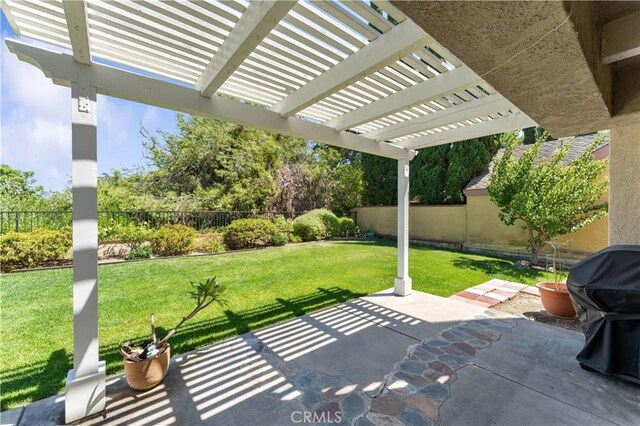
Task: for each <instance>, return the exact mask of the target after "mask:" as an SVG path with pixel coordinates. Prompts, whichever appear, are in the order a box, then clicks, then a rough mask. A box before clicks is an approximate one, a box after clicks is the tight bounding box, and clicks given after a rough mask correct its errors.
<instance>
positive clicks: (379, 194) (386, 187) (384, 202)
mask: <svg viewBox="0 0 640 426" xmlns="http://www.w3.org/2000/svg"><path fill="white" fill-rule="evenodd" d="M362 182H363V193H362V201H363V203H364V204H365V205H369V206H393V205H396V204H397V203H398V161H397V160H394V159H392V158H386V157H380V156H377V155H373V154H362Z"/></svg>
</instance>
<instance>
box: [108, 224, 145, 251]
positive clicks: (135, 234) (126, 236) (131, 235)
mask: <svg viewBox="0 0 640 426" xmlns="http://www.w3.org/2000/svg"><path fill="white" fill-rule="evenodd" d="M114 230H115V235H114V236H113V237H112V239H114V240H115V241H118V242H120V243H122V244H124V245H126V246H127V247H129V248H130V249H131V250H132V251H133V250H136V249H137V248H139V247H140V246H142V244H144V243H146V242H147V241H148V240H149V238H150V237H151V234H153V231H152V230H151V229H148V228H147V227H145V226H137V225H134V224H133V223H128V224H126V225H117V226H116V227H115V228H114Z"/></svg>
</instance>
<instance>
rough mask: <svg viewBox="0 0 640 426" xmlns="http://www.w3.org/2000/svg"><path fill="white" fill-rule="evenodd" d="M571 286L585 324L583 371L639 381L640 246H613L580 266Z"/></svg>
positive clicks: (572, 275) (570, 278)
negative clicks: (587, 370) (584, 369)
mask: <svg viewBox="0 0 640 426" xmlns="http://www.w3.org/2000/svg"><path fill="white" fill-rule="evenodd" d="M567 288H568V290H569V294H570V295H571V300H572V302H573V305H574V307H575V308H576V312H577V314H578V318H579V319H580V322H581V323H582V330H583V332H584V335H585V345H584V348H583V349H582V351H581V352H580V353H579V354H578V356H577V360H578V362H580V364H581V365H582V366H583V367H586V368H590V369H593V370H596V371H599V372H601V373H604V374H612V375H616V376H620V377H622V378H626V379H629V380H633V381H640V246H611V247H607V248H606V249H604V250H601V251H599V252H597V253H594V254H593V255H591V256H589V257H587V258H586V259H584V260H582V261H581V262H579V263H577V264H575V265H574V266H573V267H572V268H571V271H570V272H569V276H568V278H567Z"/></svg>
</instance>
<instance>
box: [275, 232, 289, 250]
mask: <svg viewBox="0 0 640 426" xmlns="http://www.w3.org/2000/svg"><path fill="white" fill-rule="evenodd" d="M288 241H289V238H288V237H287V236H286V235H285V234H283V233H282V232H280V231H276V233H275V235H274V236H273V240H271V243H272V244H273V245H274V246H283V245H285V244H287V242H288Z"/></svg>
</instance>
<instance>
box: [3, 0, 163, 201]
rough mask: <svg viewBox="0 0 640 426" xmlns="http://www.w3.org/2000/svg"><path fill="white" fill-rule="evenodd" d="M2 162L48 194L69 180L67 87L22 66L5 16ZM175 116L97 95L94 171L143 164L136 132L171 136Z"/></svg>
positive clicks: (31, 68) (138, 137)
mask: <svg viewBox="0 0 640 426" xmlns="http://www.w3.org/2000/svg"><path fill="white" fill-rule="evenodd" d="M0 31H1V33H2V46H1V49H2V51H1V56H0V80H1V82H0V83H1V84H0V86H1V87H0V108H1V112H0V163H2V164H8V165H9V166H11V167H13V168H15V169H19V170H31V171H34V172H35V178H36V179H37V183H38V184H39V185H42V186H44V187H45V188H46V189H47V190H60V189H63V188H65V187H66V186H67V185H68V184H69V182H70V179H71V89H69V88H67V87H61V86H56V85H54V84H53V83H52V82H51V80H49V79H47V78H46V77H45V76H44V74H43V73H42V71H40V70H39V69H38V68H36V67H34V66H32V65H29V64H27V63H24V62H21V61H19V60H18V58H17V57H16V56H15V55H13V54H12V53H11V52H9V50H8V49H7V46H6V44H5V38H7V37H9V38H14V39H21V37H20V36H16V35H15V34H14V33H13V31H12V29H11V27H10V25H9V24H8V22H7V20H6V18H5V16H4V13H3V14H2V21H1V23H0ZM175 122H176V120H175V112H173V111H170V110H166V109H161V108H156V107H151V106H147V105H142V104H138V103H133V102H129V101H124V100H121V99H116V98H110V97H106V96H101V95H98V173H99V174H102V173H107V172H109V171H111V170H113V169H121V168H135V167H137V166H141V165H144V164H146V162H145V160H144V157H143V147H142V144H143V141H144V138H143V137H142V136H141V135H140V128H141V126H144V128H145V129H146V130H147V131H149V132H150V133H152V134H153V133H155V132H156V131H158V130H161V131H166V132H175V131H176V124H175Z"/></svg>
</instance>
